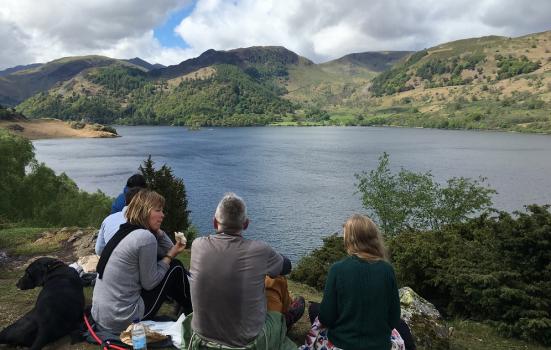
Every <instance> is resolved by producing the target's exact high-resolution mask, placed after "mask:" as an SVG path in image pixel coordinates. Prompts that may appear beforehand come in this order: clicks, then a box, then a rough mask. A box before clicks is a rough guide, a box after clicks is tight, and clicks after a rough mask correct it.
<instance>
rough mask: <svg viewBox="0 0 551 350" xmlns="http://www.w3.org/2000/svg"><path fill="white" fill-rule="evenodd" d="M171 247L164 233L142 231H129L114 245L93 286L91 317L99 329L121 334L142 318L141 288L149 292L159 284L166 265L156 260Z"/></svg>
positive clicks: (166, 267)
mask: <svg viewBox="0 0 551 350" xmlns="http://www.w3.org/2000/svg"><path fill="white" fill-rule="evenodd" d="M172 245H173V244H172V242H171V241H170V239H169V238H168V236H167V235H166V234H165V233H164V232H163V233H162V234H161V235H160V237H156V236H155V235H153V234H152V233H151V232H150V231H148V230H144V229H139V230H134V231H132V232H130V233H129V234H128V236H126V237H125V238H124V239H123V240H122V241H121V242H120V243H119V244H118V245H117V247H116V248H115V249H114V250H113V253H112V254H111V257H110V258H109V262H108V263H107V266H106V267H105V271H104V273H103V278H102V279H96V285H95V287H94V294H93V298H92V317H93V318H94V320H95V321H96V322H97V323H98V324H99V325H100V326H101V327H103V328H105V329H107V330H109V331H111V332H115V333H120V332H122V331H123V330H125V329H126V328H127V327H128V325H129V324H131V323H132V321H133V320H134V319H136V318H139V319H141V318H143V316H144V312H145V310H144V302H143V300H142V298H141V296H140V294H141V291H142V288H143V289H145V290H151V289H153V288H155V287H156V286H157V285H158V284H159V283H160V282H161V280H162V279H163V277H164V276H165V274H166V273H167V271H168V269H169V265H168V264H166V263H165V262H163V261H162V260H159V261H157V257H158V256H164V255H166V253H167V252H168V250H169V249H170V248H171V247H172Z"/></svg>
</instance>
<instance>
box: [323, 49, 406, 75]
mask: <svg viewBox="0 0 551 350" xmlns="http://www.w3.org/2000/svg"><path fill="white" fill-rule="evenodd" d="M412 53H413V52H412V51H381V52H359V53H351V54H348V55H346V56H343V57H341V58H338V59H336V60H332V61H329V62H325V63H322V64H320V67H322V69H323V70H325V71H328V72H332V73H337V74H345V75H348V76H364V77H373V76H375V75H377V73H381V72H383V71H386V70H389V69H391V68H392V67H393V66H394V65H395V64H396V63H398V62H399V61H400V60H402V59H403V58H404V57H406V56H407V55H410V54H412Z"/></svg>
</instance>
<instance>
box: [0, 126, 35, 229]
mask: <svg viewBox="0 0 551 350" xmlns="http://www.w3.org/2000/svg"><path fill="white" fill-rule="evenodd" d="M33 159H34V150H33V145H32V143H31V142H30V141H29V140H27V139H24V138H22V137H18V136H14V135H12V134H10V133H9V132H7V131H6V130H0V164H1V166H0V178H1V179H2V181H0V223H1V222H2V221H8V220H11V219H12V218H13V216H14V215H16V214H17V211H18V210H17V209H16V205H14V204H15V203H16V202H17V201H19V200H20V199H21V198H22V196H21V191H22V189H23V177H24V176H25V167H26V166H27V165H29V163H30V162H31V161H32V160H33Z"/></svg>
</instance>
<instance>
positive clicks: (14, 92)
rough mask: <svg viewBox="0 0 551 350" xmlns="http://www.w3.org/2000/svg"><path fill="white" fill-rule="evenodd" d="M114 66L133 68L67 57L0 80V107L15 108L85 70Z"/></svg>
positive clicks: (104, 59)
mask: <svg viewBox="0 0 551 350" xmlns="http://www.w3.org/2000/svg"><path fill="white" fill-rule="evenodd" d="M113 64H123V65H128V66H132V67H136V66H135V65H133V64H130V63H127V62H123V61H121V60H117V59H113V58H109V57H103V56H82V57H66V58H60V59H58V60H54V61H51V62H48V63H46V64H41V65H38V66H35V67H31V68H27V69H22V70H18V71H16V72H14V73H11V74H8V75H5V76H1V77H0V104H3V105H7V106H14V105H16V104H18V103H20V102H22V101H24V100H25V99H27V98H29V97H31V96H32V95H34V94H36V93H38V92H42V91H47V90H49V89H51V88H53V87H54V86H55V85H56V84H59V83H61V82H63V81H67V80H69V79H71V78H73V77H75V76H76V75H78V74H79V73H81V72H83V71H85V70H87V69H90V68H96V67H105V66H109V65H113Z"/></svg>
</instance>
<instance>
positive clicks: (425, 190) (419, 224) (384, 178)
mask: <svg viewBox="0 0 551 350" xmlns="http://www.w3.org/2000/svg"><path fill="white" fill-rule="evenodd" d="M389 163H390V160H389V156H388V154H387V153H383V155H382V156H381V157H379V165H378V167H377V169H375V170H371V171H370V172H369V173H367V172H362V173H361V174H356V175H355V176H356V179H357V180H358V184H357V187H358V191H359V192H360V193H361V194H362V202H363V205H364V207H365V208H366V209H367V210H368V211H369V212H370V215H372V216H373V218H374V219H375V220H376V221H378V223H379V226H380V227H381V228H382V230H383V232H385V234H387V235H396V234H398V233H400V232H402V231H406V230H424V229H432V230H437V229H440V228H441V227H443V226H445V225H448V224H452V223H458V222H462V221H464V220H465V219H467V218H468V217H470V216H472V215H473V214H476V213H478V212H481V211H484V210H487V209H489V207H490V205H491V204H492V199H491V195H492V194H494V193H496V191H495V190H493V189H491V188H489V187H487V186H484V185H483V182H484V181H485V179H484V178H480V180H472V179H469V178H464V177H458V178H457V177H454V178H451V179H449V180H447V183H446V184H447V186H446V187H442V185H440V184H439V183H437V182H435V181H434V178H433V175H432V174H431V173H430V172H425V173H416V172H413V171H410V170H406V169H401V170H400V171H399V172H398V173H397V174H394V173H392V172H391V170H390V166H389Z"/></svg>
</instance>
